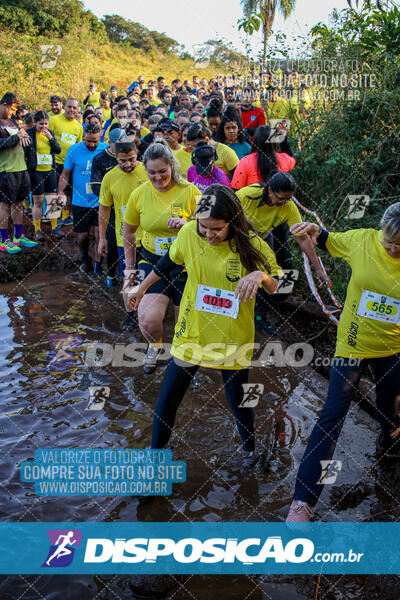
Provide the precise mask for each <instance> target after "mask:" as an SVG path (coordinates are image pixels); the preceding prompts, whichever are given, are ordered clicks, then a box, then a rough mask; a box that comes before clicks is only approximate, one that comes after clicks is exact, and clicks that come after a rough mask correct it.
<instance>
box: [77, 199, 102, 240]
mask: <svg viewBox="0 0 400 600" xmlns="http://www.w3.org/2000/svg"><path fill="white" fill-rule="evenodd" d="M98 215H99V207H98V206H95V207H94V208H87V207H86V206H75V205H74V204H73V205H72V218H73V221H74V231H75V232H76V233H86V231H89V229H90V228H91V227H98V225H99V219H98Z"/></svg>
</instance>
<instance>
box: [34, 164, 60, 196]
mask: <svg viewBox="0 0 400 600" xmlns="http://www.w3.org/2000/svg"><path fill="white" fill-rule="evenodd" d="M30 178H31V192H32V196H42V195H43V194H56V193H57V185H58V177H57V173H56V172H55V171H53V169H52V170H51V171H35V172H34V173H31V174H30Z"/></svg>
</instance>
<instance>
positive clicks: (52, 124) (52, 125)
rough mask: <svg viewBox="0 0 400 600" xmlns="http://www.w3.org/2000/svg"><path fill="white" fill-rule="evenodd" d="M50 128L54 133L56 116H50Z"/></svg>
mask: <svg viewBox="0 0 400 600" xmlns="http://www.w3.org/2000/svg"><path fill="white" fill-rule="evenodd" d="M49 129H50V131H52V132H53V133H54V117H50V119H49Z"/></svg>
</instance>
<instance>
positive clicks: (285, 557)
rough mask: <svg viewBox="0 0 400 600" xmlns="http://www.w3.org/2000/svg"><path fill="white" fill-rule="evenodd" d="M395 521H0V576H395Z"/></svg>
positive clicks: (398, 550)
mask: <svg viewBox="0 0 400 600" xmlns="http://www.w3.org/2000/svg"><path fill="white" fill-rule="evenodd" d="M399 539H400V523H307V524H303V523H301V524H285V523H262V522H261V523H124V522H119V523H20V522H19V523H0V556H1V558H0V573H1V574H22V573H25V574H42V575H46V574H49V575H50V574H56V573H63V574H68V573H71V574H75V573H76V574H78V573H79V574H84V573H93V574H107V573H113V574H124V573H125V574H148V575H156V574H168V573H171V574H230V573H236V574H239V573H243V574H289V573H290V574H316V573H321V572H323V573H325V574H329V573H339V574H353V573H357V574H396V575H397V574H398V573H399V564H400V544H399Z"/></svg>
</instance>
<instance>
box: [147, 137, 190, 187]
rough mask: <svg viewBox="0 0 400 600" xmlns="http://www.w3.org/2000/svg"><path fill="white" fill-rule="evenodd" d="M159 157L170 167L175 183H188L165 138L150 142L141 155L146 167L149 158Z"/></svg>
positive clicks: (155, 158)
mask: <svg viewBox="0 0 400 600" xmlns="http://www.w3.org/2000/svg"><path fill="white" fill-rule="evenodd" d="M159 158H160V159H161V160H163V161H165V162H166V163H167V164H168V165H169V166H170V167H171V179H172V181H173V182H174V184H175V185H183V186H185V185H189V183H188V182H187V181H185V180H184V179H183V177H182V175H181V167H180V164H179V162H178V160H177V159H176V158H175V156H174V155H173V153H172V150H171V148H170V147H169V146H168V144H167V142H166V141H165V140H157V141H156V142H153V143H152V144H150V146H149V147H148V148H147V150H146V152H145V153H144V156H143V164H144V166H145V167H146V168H147V163H148V161H149V160H157V159H159Z"/></svg>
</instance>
